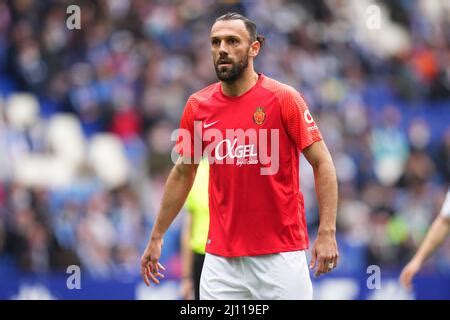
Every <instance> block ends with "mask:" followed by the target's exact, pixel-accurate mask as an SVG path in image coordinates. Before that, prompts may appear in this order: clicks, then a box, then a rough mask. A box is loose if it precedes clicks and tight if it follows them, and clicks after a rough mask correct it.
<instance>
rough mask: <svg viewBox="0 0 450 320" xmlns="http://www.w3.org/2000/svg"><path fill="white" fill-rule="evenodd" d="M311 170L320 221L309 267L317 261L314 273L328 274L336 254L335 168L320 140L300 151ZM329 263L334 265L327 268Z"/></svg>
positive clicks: (337, 256)
mask: <svg viewBox="0 0 450 320" xmlns="http://www.w3.org/2000/svg"><path fill="white" fill-rule="evenodd" d="M303 154H304V156H305V158H306V159H307V160H308V162H309V163H310V164H311V166H312V168H313V171H314V179H315V188H316V194H317V198H318V204H319V218H320V224H319V229H318V233H317V239H316V242H315V243H314V246H313V249H312V259H311V265H310V267H311V268H313V267H314V265H315V263H316V260H317V262H318V266H317V269H316V272H315V275H316V276H319V275H320V274H323V273H327V272H329V271H331V270H332V269H333V268H335V267H336V266H337V263H338V259H339V253H338V248H337V242H336V212H337V199H338V187H337V179H336V170H335V168H334V164H333V160H332V159H331V155H330V152H329V151H328V148H327V147H326V145H325V143H324V142H323V141H317V142H314V143H313V144H311V145H310V146H308V147H307V148H305V149H304V150H303ZM330 265H333V267H331V268H330Z"/></svg>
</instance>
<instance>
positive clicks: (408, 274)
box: [400, 260, 422, 290]
mask: <svg viewBox="0 0 450 320" xmlns="http://www.w3.org/2000/svg"><path fill="white" fill-rule="evenodd" d="M421 267H422V265H421V263H419V262H418V261H415V260H411V261H410V262H409V263H408V264H407V265H406V266H405V267H404V268H403V270H402V272H401V274H400V283H401V284H402V285H403V287H405V289H407V290H411V289H412V280H413V278H414V276H415V275H416V273H417V272H419V270H420V268H421Z"/></svg>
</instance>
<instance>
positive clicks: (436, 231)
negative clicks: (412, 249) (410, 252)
mask: <svg viewBox="0 0 450 320" xmlns="http://www.w3.org/2000/svg"><path fill="white" fill-rule="evenodd" d="M449 231H450V220H449V219H445V218H444V217H442V216H438V217H437V218H436V220H435V221H434V222H433V224H432V225H431V228H430V230H429V231H428V233H427V235H426V236H425V240H424V241H423V243H422V245H421V246H420V248H419V250H418V251H417V253H416V255H415V256H414V259H415V260H416V261H417V262H419V263H420V264H423V263H424V262H425V261H426V260H427V259H428V257H429V256H430V255H431V254H432V253H433V252H434V251H435V250H436V248H437V247H439V245H441V244H442V242H443V241H444V239H445V237H446V236H447V235H448V233H449Z"/></svg>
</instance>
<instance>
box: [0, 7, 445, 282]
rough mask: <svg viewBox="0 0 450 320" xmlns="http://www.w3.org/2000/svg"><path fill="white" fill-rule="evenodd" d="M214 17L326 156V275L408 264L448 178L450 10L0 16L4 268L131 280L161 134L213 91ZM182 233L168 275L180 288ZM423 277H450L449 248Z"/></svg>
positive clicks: (164, 141)
mask: <svg viewBox="0 0 450 320" xmlns="http://www.w3.org/2000/svg"><path fill="white" fill-rule="evenodd" d="M70 4H78V5H79V6H80V8H81V29H80V30H69V29H68V28H67V27H66V19H67V17H68V14H67V13H66V8H67V6H68V5H70ZM378 10H379V11H378ZM226 11H240V12H243V13H244V14H246V15H248V16H249V17H250V18H252V19H254V20H255V21H256V23H257V26H258V28H259V32H260V33H261V34H263V35H265V36H266V39H267V43H266V46H265V47H264V48H263V50H262V53H261V55H260V56H259V57H258V58H257V59H256V61H257V63H256V69H257V70H258V71H259V72H263V73H264V74H266V75H268V76H271V77H273V78H275V79H277V80H279V81H282V82H286V83H288V84H291V85H292V86H294V87H295V88H297V89H298V90H299V91H300V92H301V93H302V94H303V95H304V96H305V98H306V100H307V102H308V104H309V106H310V109H311V110H312V113H313V115H314V116H315V118H316V120H317V122H318V125H319V127H320V129H321V131H322V133H323V135H324V136H325V139H326V141H327V143H328V146H329V148H330V151H331V152H332V155H333V158H334V161H335V164H336V168H337V173H338V179H339V184H340V205H339V213H338V239H339V242H340V246H341V248H342V249H341V251H342V259H341V266H340V267H339V268H338V270H337V271H338V272H339V271H341V272H353V271H359V270H365V268H366V267H367V266H368V265H370V264H378V265H380V266H381V267H382V269H383V268H390V269H392V270H398V269H399V268H400V266H402V265H403V263H405V262H406V260H407V259H408V258H409V257H410V256H411V255H412V253H413V251H414V250H415V249H416V248H417V246H418V244H419V243H420V242H421V240H422V239H423V236H424V235H425V232H426V230H427V228H428V227H429V224H430V222H431V221H432V219H433V218H434V217H435V215H436V214H438V212H439V209H440V205H441V203H442V201H443V196H444V192H445V189H446V186H447V184H448V181H449V180H450V2H449V1H438V0H417V1H403V0H392V1H386V2H377V1H369V0H348V1H339V0H304V1H287V0H276V1H268V0H262V1H251V0H248V1H211V0H186V1H144V0H109V1H108V0H99V1H52V0H45V1H32V0H14V1H5V0H0V269H1V268H19V269H20V270H22V271H25V272H34V273H48V272H52V271H56V270H65V268H66V267H67V266H68V265H70V264H80V265H82V266H83V267H82V268H83V270H86V271H88V272H89V273H90V274H91V275H93V276H94V277H110V276H113V275H124V274H126V275H129V276H136V275H138V274H139V269H138V268H139V263H138V261H139V257H140V254H141V253H142V250H143V246H145V244H146V242H147V237H148V235H149V232H150V230H151V226H152V223H153V221H154V218H155V215H156V213H157V210H158V206H159V200H160V198H161V194H162V188H163V185H164V181H165V178H166V177H167V174H168V172H169V170H170V168H171V167H172V162H171V160H170V153H171V149H172V147H173V141H172V140H171V134H172V131H173V130H174V129H176V128H177V126H178V121H179V118H180V116H181V112H182V110H183V107H184V104H185V101H186V99H187V98H188V96H189V95H190V94H192V93H193V92H194V91H196V90H198V89H200V88H202V87H204V86H206V85H208V84H210V83H212V82H215V81H217V80H216V77H215V73H214V69H213V66H212V60H211V56H210V49H209V30H210V26H211V24H212V22H213V19H214V18H215V17H217V16H218V15H220V14H222V13H224V12H226ZM377 17H379V18H380V20H379V21H378V22H379V23H377V20H373V19H377ZM371 19H372V20H371ZM301 167H302V168H301V183H302V186H303V189H302V190H303V192H304V194H305V198H306V207H307V208H306V210H307V216H308V222H309V228H310V231H313V230H314V229H315V227H316V225H317V222H318V221H317V219H318V217H317V206H316V201H315V198H314V197H315V194H314V181H313V176H312V173H311V171H310V170H309V168H308V165H307V164H306V163H305V162H304V161H303V162H302V164H301ZM180 219H182V217H181V218H180ZM180 219H177V222H176V223H175V225H174V226H173V227H172V228H171V229H170V230H169V232H168V235H167V237H166V238H165V246H164V255H163V259H162V261H163V262H164V263H165V264H166V266H167V267H168V272H169V274H172V276H174V277H177V276H178V275H179V254H178V253H179V232H180V224H181V223H180ZM311 238H312V237H311ZM427 270H428V271H430V272H437V271H438V272H449V270H450V246H449V245H448V243H447V245H446V246H443V248H442V249H441V250H440V251H439V253H438V254H436V255H435V256H434V257H433V259H432V260H431V261H430V263H429V264H428V265H427V268H426V271H427Z"/></svg>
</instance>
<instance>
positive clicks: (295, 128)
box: [280, 87, 322, 151]
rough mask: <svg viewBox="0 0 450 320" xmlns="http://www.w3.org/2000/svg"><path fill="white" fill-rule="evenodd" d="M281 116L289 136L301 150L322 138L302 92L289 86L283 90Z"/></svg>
mask: <svg viewBox="0 0 450 320" xmlns="http://www.w3.org/2000/svg"><path fill="white" fill-rule="evenodd" d="M280 98H281V101H280V102H281V117H282V119H283V122H284V125H285V127H286V130H287V132H288V135H289V137H290V138H291V140H292V141H294V142H295V144H296V145H297V147H298V148H299V149H300V151H303V149H305V148H307V147H309V146H310V145H311V144H313V143H314V142H317V141H320V140H322V135H321V133H320V131H319V128H318V127H317V125H316V123H315V121H314V119H313V117H312V116H311V113H310V112H309V108H308V106H307V104H306V102H305V100H304V99H303V98H302V96H301V95H300V93H298V92H297V90H295V89H294V88H291V87H289V89H287V90H283V91H282V92H281V97H280Z"/></svg>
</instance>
